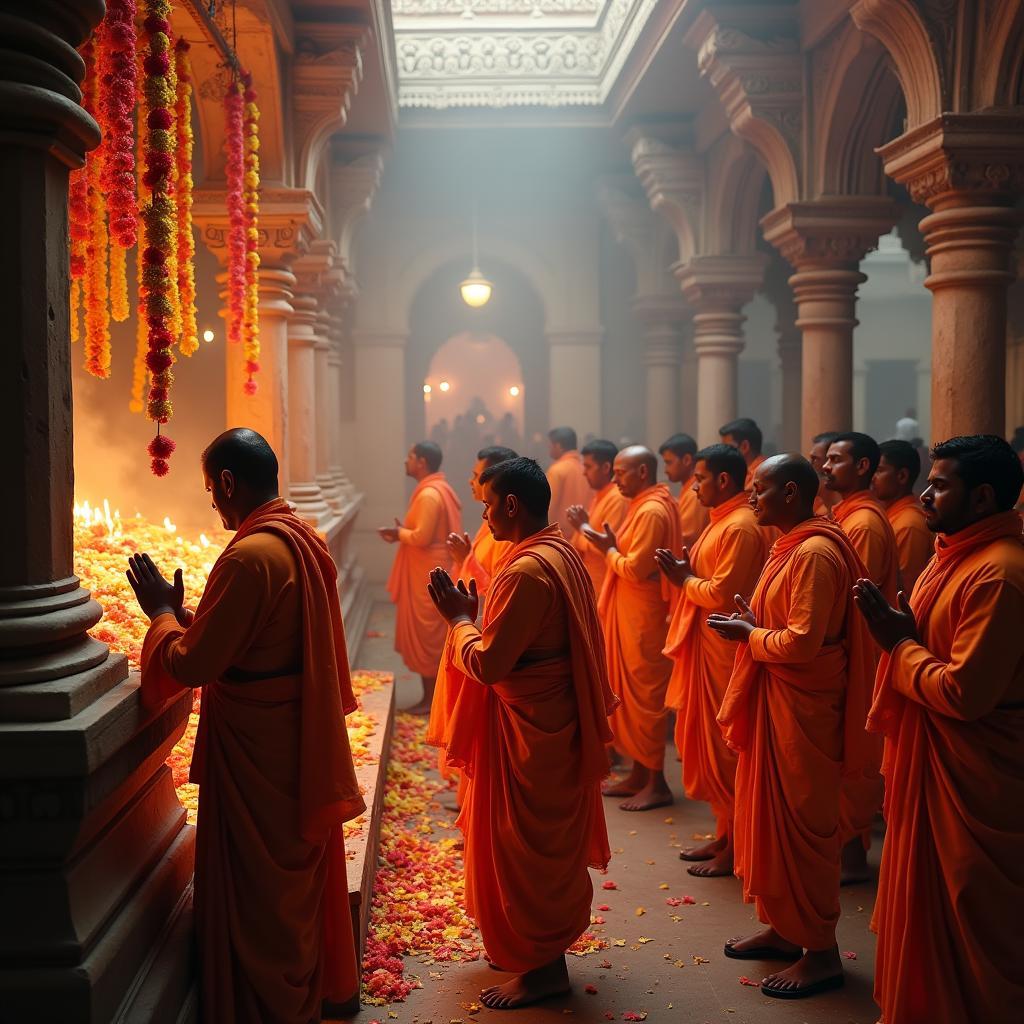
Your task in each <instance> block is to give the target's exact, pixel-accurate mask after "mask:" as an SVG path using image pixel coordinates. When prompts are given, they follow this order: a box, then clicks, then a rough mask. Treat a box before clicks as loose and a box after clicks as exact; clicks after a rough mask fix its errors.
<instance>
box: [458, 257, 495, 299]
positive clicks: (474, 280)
mask: <svg viewBox="0 0 1024 1024" xmlns="http://www.w3.org/2000/svg"><path fill="white" fill-rule="evenodd" d="M491 289H492V285H491V282H490V281H488V280H487V278H486V277H484V275H483V274H481V273H480V271H479V270H478V269H477V268H476V267H474V268H473V269H472V270H471V271H470V272H469V277H467V278H466V280H465V281H463V282H462V284H460V285H459V292H460V293H461V295H462V301H463V302H464V303H465V304H466V305H467V306H470V307H471V308H473V309H479V308H480V307H481V306H486V305H487V303H488V302H489V301H490V299H491Z"/></svg>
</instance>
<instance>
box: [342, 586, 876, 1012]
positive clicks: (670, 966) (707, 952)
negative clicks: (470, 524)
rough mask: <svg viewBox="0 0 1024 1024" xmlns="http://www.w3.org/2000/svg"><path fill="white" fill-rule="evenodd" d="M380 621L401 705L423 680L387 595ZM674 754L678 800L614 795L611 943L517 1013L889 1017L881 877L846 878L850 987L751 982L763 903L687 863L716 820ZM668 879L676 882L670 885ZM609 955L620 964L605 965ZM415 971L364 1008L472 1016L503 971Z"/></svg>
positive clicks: (374, 643) (844, 936) (375, 621)
mask: <svg viewBox="0 0 1024 1024" xmlns="http://www.w3.org/2000/svg"><path fill="white" fill-rule="evenodd" d="M368 629H369V631H370V632H371V633H381V634H383V636H369V637H367V638H366V639H365V640H364V642H363V646H362V650H361V651H360V655H359V659H358V660H359V663H360V664H361V665H363V666H366V667H368V668H375V669H382V670H387V671H393V672H394V673H395V678H396V702H397V705H398V707H399V708H401V707H403V706H407V705H409V704H412V703H413V702H414V701H415V700H416V699H417V698H418V696H419V680H418V679H417V678H415V677H413V676H412V675H411V674H410V673H408V672H406V671H405V670H404V668H403V666H402V664H401V661H400V660H399V659H398V657H397V655H396V654H395V653H394V651H393V650H392V641H393V635H394V631H393V617H392V610H391V607H390V606H389V605H387V604H377V605H376V606H375V608H374V611H373V614H372V616H371V619H370V624H369V626H368ZM668 765H669V776H670V781H671V782H672V784H673V788H674V789H675V790H676V792H677V796H678V799H677V802H676V804H675V806H673V807H670V808H665V809H662V810H656V811H651V812H647V813H643V814H630V813H626V812H624V811H620V810H618V808H617V807H616V805H615V802H614V801H611V800H609V801H607V802H606V811H607V816H608V831H609V835H610V837H611V844H612V849H613V850H614V851H615V852H614V855H613V858H612V863H611V865H610V867H609V869H608V873H607V875H599V874H598V873H597V872H595V873H594V889H595V895H594V907H595V908H596V907H597V906H598V905H599V904H606V905H607V906H608V907H610V909H609V910H608V911H605V912H602V913H601V916H603V917H604V918H605V924H604V925H603V926H600V927H598V928H596V929H595V930H596V931H597V932H598V933H600V934H602V936H603V937H604V938H606V939H607V940H608V941H609V943H610V946H609V948H608V949H607V950H605V951H603V952H601V953H598V954H591V955H589V956H586V957H582V958H570V964H569V969H570V973H571V976H572V980H573V992H572V994H571V995H570V996H567V997H565V998H563V999H558V1000H552V1001H550V1002H549V1003H545V1004H543V1005H542V1006H540V1007H531V1008H527V1009H524V1010H521V1011H517V1012H516V1014H515V1015H514V1016H515V1019H516V1020H517V1021H521V1022H524V1024H554V1022H555V1021H561V1020H564V1019H565V1017H567V1016H574V1017H575V1018H577V1019H578V1020H580V1021H585V1022H587V1024H591V1022H593V1024H603V1022H604V1021H606V1020H611V1019H615V1020H619V1021H622V1020H623V1019H637V1018H631V1017H626V1018H624V1017H623V1015H624V1014H627V1013H629V1012H630V1011H633V1012H634V1013H636V1014H637V1015H640V1014H646V1020H647V1021H648V1022H650V1024H658V1022H663V1021H664V1022H669V1021H671V1022H673V1024H677V1022H682V1024H691V1022H692V1024H704V1022H715V1024H718V1022H725V1024H755V1022H757V1024H760V1022H768V1021H771V1022H778V1024H874V1021H876V1020H877V1018H878V1011H877V1007H876V1006H875V1004H874V1002H873V1000H872V998H871V989H872V979H873V965H874V952H875V940H874V936H873V935H872V934H871V932H870V930H869V928H868V922H869V920H870V916H871V908H872V904H873V902H874V898H875V886H874V884H870V885H863V886H858V887H853V888H849V889H845V890H843V896H842V904H843V917H842V919H841V920H840V922H839V948H840V949H841V950H842V951H844V952H846V953H848V954H852V955H853V956H851V958H849V959H846V960H844V965H845V967H846V969H847V974H846V986H845V988H844V989H842V990H840V991H838V992H833V993H828V994H826V995H822V996H818V997H816V998H812V999H806V1000H798V1001H793V1002H787V1001H783V1000H778V999H771V998H769V997H767V996H764V995H762V994H761V992H760V990H759V989H758V988H756V987H750V986H746V985H743V984H741V982H740V978H741V977H743V976H745V977H747V978H749V979H751V980H754V981H759V980H760V978H761V977H763V976H764V975H765V974H767V973H769V972H770V971H771V970H773V969H775V965H772V964H769V963H758V962H755V961H750V962H743V961H735V960H729V959H727V958H726V957H725V956H723V954H722V943H723V942H724V941H725V940H726V939H728V938H730V937H731V936H736V935H744V934H747V933H748V932H750V931H752V930H756V929H757V928H758V927H759V926H758V924H757V922H756V921H755V918H754V915H753V908H752V907H750V906H748V905H745V904H744V903H743V902H742V899H741V896H740V885H739V882H738V881H737V880H736V879H735V878H709V879H698V878H691V877H690V876H689V875H688V874H686V871H685V866H684V865H683V864H682V863H681V862H680V861H679V859H678V855H677V847H678V846H679V845H689V843H690V842H691V841H692V837H693V836H694V835H695V834H706V833H708V832H709V831H711V829H712V828H713V822H712V820H711V817H710V815H709V813H708V809H707V807H706V806H705V805H704V804H696V803H691V802H690V801H687V800H685V799H684V798H683V797H682V796H681V795H680V787H679V771H678V766H677V762H676V761H675V759H674V756H673V752H671V751H670V753H669V760H668ZM878 853H879V850H878V843H877V842H876V844H875V848H874V850H873V851H872V855H873V861H874V863H875V867H876V870H877V858H878ZM606 881H614V882H615V883H616V885H617V887H618V888H617V889H615V890H614V891H603V890H602V889H601V883H603V882H606ZM665 885H667V886H668V888H667V889H666V888H662V886H665ZM682 896H691V897H692V898H693V899H694V900H695V901H696V903H695V904H694V905H684V906H680V907H678V908H673V907H671V906H669V905H667V904H666V899H667V898H668V897H682ZM640 908H643V911H644V912H643V913H642V914H641V913H640ZM595 912H596V910H595ZM673 915H675V917H676V918H678V920H675V919H673ZM616 940H618V941H619V942H623V940H624V944H621V945H615V942H616ZM602 961H606V962H609V963H611V965H612V966H611V967H610V968H605V969H602V968H601V967H600V966H599V965H600V964H601V962H602ZM705 961H706V962H705ZM414 972H415V973H417V974H419V975H420V977H421V978H422V980H423V985H424V987H423V988H422V989H421V990H417V991H414V992H413V993H412V994H411V996H410V997H409V1000H408V1002H406V1003H401V1004H395V1005H393V1006H391V1007H390V1008H377V1007H364V1008H363V1011H362V1013H361V1014H360V1019H361V1020H363V1021H364V1022H368V1021H370V1020H375V1019H376V1020H380V1021H381V1024H388V1022H389V1021H391V1020H397V1021H399V1022H403V1021H404V1022H408V1024H428V1022H430V1024H455V1022H466V1024H469V1017H468V1014H467V1011H466V1008H465V1006H466V1004H469V1003H472V1002H474V1001H475V1000H476V999H477V997H478V995H479V991H480V989H481V987H483V986H485V985H490V984H494V983H495V982H496V981H498V980H500V979H501V977H502V976H501V975H497V974H495V973H494V972H493V971H491V970H489V969H488V968H487V966H486V965H485V964H482V963H477V964H451V965H442V966H437V965H432V966H431V967H430V968H429V969H428V968H425V967H424V968H423V969H422V970H416V969H415V968H414ZM587 985H592V986H594V987H595V988H596V989H597V993H596V994H594V995H591V994H588V993H586V992H585V990H584V987H585V986H587ZM389 1010H390V1012H389ZM500 1013H501V1011H490V1010H486V1009H484V1010H481V1011H480V1012H478V1013H474V1015H473V1019H474V1020H476V1021H480V1022H482V1021H484V1020H486V1019H487V1018H488V1017H492V1018H493V1017H494V1016H496V1015H499V1014H500Z"/></svg>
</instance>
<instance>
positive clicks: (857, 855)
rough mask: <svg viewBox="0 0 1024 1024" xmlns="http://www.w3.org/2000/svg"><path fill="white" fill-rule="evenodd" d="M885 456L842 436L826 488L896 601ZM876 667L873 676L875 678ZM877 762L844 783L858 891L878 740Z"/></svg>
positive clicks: (831, 452)
mask: <svg viewBox="0 0 1024 1024" xmlns="http://www.w3.org/2000/svg"><path fill="white" fill-rule="evenodd" d="M880 457H881V452H880V451H879V449H878V445H877V444H876V443H875V441H874V439H873V438H871V437H868V435H867V434H860V433H857V432H855V431H853V432H850V433H847V434H840V435H839V436H838V437H837V438H836V439H835V440H834V441H833V442H832V443H831V444H830V445H829V448H828V455H827V456H826V457H825V465H824V470H823V471H824V473H825V486H826V487H827V488H828V489H829V490H830V491H831V492H832V493H833V494H837V495H838V496H839V502H838V503H837V504H836V505H835V506H834V507H833V509H832V515H833V518H834V519H835V521H836V522H837V523H838V524H839V525H840V526H841V527H842V528H843V531H844V532H845V533H846V535H847V536H848V537H849V538H850V540H851V541H852V543H853V546H854V549H855V550H856V552H857V554H858V555H859V556H860V560H861V561H862V562H863V563H864V567H865V569H866V570H867V572H866V573H865V575H866V576H867V577H868V579H871V580H874V581H875V583H877V584H878V586H879V587H881V589H882V592H883V593H884V594H885V596H886V598H887V599H888V600H890V601H895V600H896V594H897V591H898V589H899V587H898V575H899V555H898V554H897V551H896V536H895V534H894V533H893V530H892V526H891V525H890V523H889V518H888V516H886V514H885V509H884V508H883V507H882V505H881V504H880V502H879V501H878V499H877V498H876V497H875V496H874V494H872V492H871V478H872V477H873V476H874V474H875V470H876V469H878V462H879V459H880ZM874 667H875V666H874V665H872V667H871V676H872V679H873V678H874ZM864 693H865V702H864V705H863V706H862V707H859V708H852V707H851V706H850V705H849V704H848V705H847V710H848V711H852V712H854V713H855V714H856V715H857V717H858V720H859V721H860V722H861V724H862V725H863V723H865V722H866V721H867V717H868V711H869V710H870V706H871V687H867V688H866V689H865V690H864ZM872 750H873V756H872V760H871V763H870V764H869V765H868V767H867V771H866V772H865V774H864V775H863V776H862V777H853V776H847V777H845V778H844V779H843V800H842V805H841V807H840V829H841V831H842V833H843V844H844V845H843V866H842V883H843V885H852V884H854V883H857V882H864V881H867V879H868V878H869V877H870V872H869V870H868V860H867V851H868V850H869V849H870V848H871V827H872V823H873V822H874V820H875V817H876V816H877V815H878V814H879V812H880V811H881V810H882V792H883V788H884V786H883V783H882V776H881V774H880V772H881V767H882V743H881V739H880V738H878V737H873V738H872Z"/></svg>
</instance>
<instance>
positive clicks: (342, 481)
mask: <svg viewBox="0 0 1024 1024" xmlns="http://www.w3.org/2000/svg"><path fill="white" fill-rule="evenodd" d="M340 301H344V299H342V300H340ZM329 327H330V333H329V335H328V339H329V341H330V347H329V349H328V353H327V371H328V376H329V377H330V384H329V387H330V406H329V415H330V421H331V423H330V425H331V461H330V470H331V476H332V478H333V480H334V489H335V492H336V493H337V494H338V495H339V498H340V500H341V502H342V504H344V503H345V502H347V501H348V500H349V499H350V498H351V497H352V493H353V491H354V490H355V488H354V487H353V486H352V481H351V480H350V479H349V476H348V473H346V472H345V459H344V455H343V448H344V444H345V438H344V430H345V424H343V421H342V408H341V393H342V389H343V388H344V378H343V376H342V374H343V372H344V371H345V367H344V365H343V358H342V353H341V346H342V337H343V331H344V317H343V310H339V309H338V308H337V306H336V307H335V309H334V310H333V311H332V313H331V317H330V322H329ZM347 369H348V372H351V369H352V368H351V367H348V368H347ZM348 426H349V429H351V424H350V423H349V424H348Z"/></svg>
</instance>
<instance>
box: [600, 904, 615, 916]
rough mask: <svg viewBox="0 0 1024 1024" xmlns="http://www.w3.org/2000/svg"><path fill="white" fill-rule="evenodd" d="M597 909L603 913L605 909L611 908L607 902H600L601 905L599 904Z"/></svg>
mask: <svg viewBox="0 0 1024 1024" xmlns="http://www.w3.org/2000/svg"><path fill="white" fill-rule="evenodd" d="M597 909H598V910H600V911H601V913H602V914H603V913H605V912H606V911H608V910H611V909H612V908H611V907H609V906H608V904H607V903H602V904H601V906H599V907H598V908H597Z"/></svg>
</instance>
